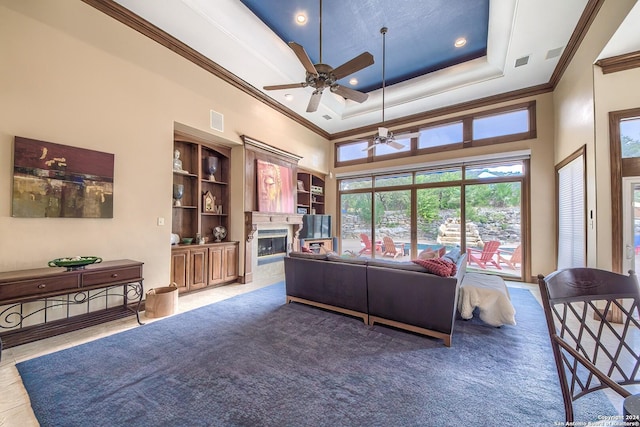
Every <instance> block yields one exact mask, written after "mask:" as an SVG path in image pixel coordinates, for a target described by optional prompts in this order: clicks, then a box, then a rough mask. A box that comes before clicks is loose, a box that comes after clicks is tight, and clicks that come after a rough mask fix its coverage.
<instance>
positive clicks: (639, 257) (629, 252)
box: [622, 176, 640, 274]
mask: <svg viewBox="0 0 640 427" xmlns="http://www.w3.org/2000/svg"><path fill="white" fill-rule="evenodd" d="M622 206H623V207H624V208H623V210H622V217H623V218H622V219H623V224H624V230H623V236H624V238H623V242H622V244H623V251H622V255H623V260H622V272H623V273H624V274H627V272H628V271H629V270H634V271H636V272H638V271H640V177H637V176H634V177H628V178H623V179H622Z"/></svg>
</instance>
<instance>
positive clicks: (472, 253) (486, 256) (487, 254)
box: [467, 240, 502, 270]
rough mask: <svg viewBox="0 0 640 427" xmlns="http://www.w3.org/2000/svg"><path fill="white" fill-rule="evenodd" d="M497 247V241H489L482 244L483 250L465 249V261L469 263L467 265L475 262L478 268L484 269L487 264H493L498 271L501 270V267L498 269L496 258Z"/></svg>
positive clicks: (498, 264) (498, 245)
mask: <svg viewBox="0 0 640 427" xmlns="http://www.w3.org/2000/svg"><path fill="white" fill-rule="evenodd" d="M499 247H500V242H499V241H497V240H490V241H488V242H486V243H485V244H484V248H482V250H480V249H473V248H467V261H468V262H469V265H471V263H472V262H475V263H476V264H478V267H480V268H482V269H486V268H487V264H493V265H494V266H495V267H496V268H497V269H498V270H502V267H500V263H499V262H498V260H497V256H499V251H498V248H499ZM494 257H496V258H494Z"/></svg>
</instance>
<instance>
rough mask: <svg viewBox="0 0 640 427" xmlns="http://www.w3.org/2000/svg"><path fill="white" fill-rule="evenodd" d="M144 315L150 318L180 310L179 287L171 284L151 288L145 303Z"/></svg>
mask: <svg viewBox="0 0 640 427" xmlns="http://www.w3.org/2000/svg"><path fill="white" fill-rule="evenodd" d="M144 310H145V311H144V316H145V317H148V318H149V319H155V318H158V317H165V316H169V315H171V314H174V313H175V312H176V311H177V310H178V287H177V286H176V284H175V283H172V284H171V286H164V287H161V288H154V289H149V291H147V295H146V299H145V303H144Z"/></svg>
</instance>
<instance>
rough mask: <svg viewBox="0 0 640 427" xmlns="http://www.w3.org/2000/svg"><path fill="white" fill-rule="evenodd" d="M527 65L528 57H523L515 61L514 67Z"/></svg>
mask: <svg viewBox="0 0 640 427" xmlns="http://www.w3.org/2000/svg"><path fill="white" fill-rule="evenodd" d="M528 63H529V55H527V56H523V57H522V58H518V59H516V65H515V66H516V67H522V66H523V65H527V64H528Z"/></svg>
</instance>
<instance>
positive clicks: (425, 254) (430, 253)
mask: <svg viewBox="0 0 640 427" xmlns="http://www.w3.org/2000/svg"><path fill="white" fill-rule="evenodd" d="M432 258H438V252H437V251H434V250H433V249H431V248H427V249H425V250H424V251H422V252H420V253H419V254H418V259H432Z"/></svg>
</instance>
